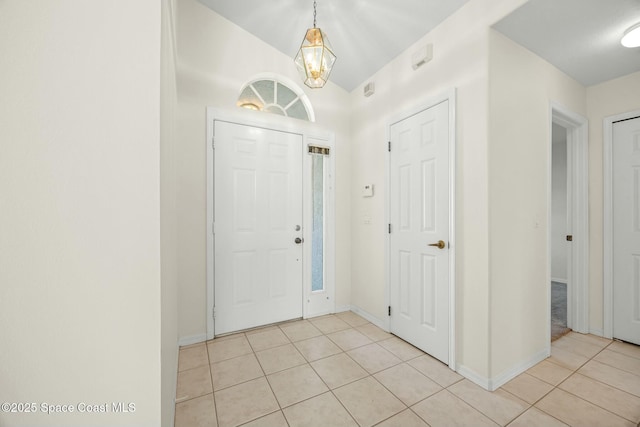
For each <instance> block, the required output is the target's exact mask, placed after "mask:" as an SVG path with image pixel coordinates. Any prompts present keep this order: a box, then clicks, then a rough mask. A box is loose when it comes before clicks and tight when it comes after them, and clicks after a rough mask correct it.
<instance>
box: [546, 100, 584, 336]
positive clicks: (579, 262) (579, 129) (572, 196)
mask: <svg viewBox="0 0 640 427" xmlns="http://www.w3.org/2000/svg"><path fill="white" fill-rule="evenodd" d="M550 111H551V118H550V120H549V158H548V162H547V224H549V227H548V231H547V287H548V289H547V295H548V301H547V316H546V319H547V320H548V319H551V241H552V240H551V215H552V213H551V198H552V189H551V166H552V163H551V153H552V151H553V148H552V144H553V142H552V135H551V132H552V127H553V126H552V124H553V123H556V124H558V125H560V126H562V127H563V128H565V129H566V130H567V198H568V206H567V214H568V215H567V216H568V221H567V222H568V227H567V233H568V234H571V235H573V241H572V242H571V249H570V257H569V266H568V269H567V280H568V283H569V286H568V287H567V292H568V294H567V324H568V326H569V327H570V328H571V329H573V330H574V331H576V332H580V333H583V334H586V333H589V332H590V330H589V141H588V126H589V122H588V120H587V119H586V118H585V117H583V116H581V115H580V114H577V113H575V112H573V111H571V110H569V109H568V108H566V107H564V106H563V105H561V104H558V103H555V102H552V103H551V107H550ZM569 288H570V289H569ZM546 328H547V336H549V337H551V324H550V322H549V321H547V322H546ZM550 341H551V340H549V348H550V346H551V343H550Z"/></svg>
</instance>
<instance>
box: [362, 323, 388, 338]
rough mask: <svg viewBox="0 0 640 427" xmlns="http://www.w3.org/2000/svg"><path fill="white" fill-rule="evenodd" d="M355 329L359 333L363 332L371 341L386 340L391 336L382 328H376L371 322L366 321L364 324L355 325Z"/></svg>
mask: <svg viewBox="0 0 640 427" xmlns="http://www.w3.org/2000/svg"><path fill="white" fill-rule="evenodd" d="M356 329H357V330H358V331H360V332H361V333H363V334H365V335H366V336H367V338H369V339H370V340H371V341H374V342H375V341H382V340H386V339H389V338H391V337H392V336H393V335H391V334H390V333H388V332H385V331H383V330H382V329H380V328H378V327H377V326H376V325H374V324H373V323H367V324H366V325H362V326H358V327H356Z"/></svg>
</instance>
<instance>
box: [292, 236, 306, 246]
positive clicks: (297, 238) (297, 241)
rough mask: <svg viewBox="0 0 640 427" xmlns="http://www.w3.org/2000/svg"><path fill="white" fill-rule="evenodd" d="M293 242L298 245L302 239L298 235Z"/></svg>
mask: <svg viewBox="0 0 640 427" xmlns="http://www.w3.org/2000/svg"><path fill="white" fill-rule="evenodd" d="M294 242H296V245H299V244H300V243H302V242H304V239H301V238H300V237H296V240H294Z"/></svg>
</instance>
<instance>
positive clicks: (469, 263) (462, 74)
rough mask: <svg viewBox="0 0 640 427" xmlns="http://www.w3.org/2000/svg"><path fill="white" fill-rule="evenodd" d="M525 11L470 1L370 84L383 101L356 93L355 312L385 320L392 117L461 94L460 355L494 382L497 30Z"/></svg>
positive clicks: (458, 200) (512, 4)
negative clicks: (492, 87)
mask: <svg viewBox="0 0 640 427" xmlns="http://www.w3.org/2000/svg"><path fill="white" fill-rule="evenodd" d="M522 3H523V1H515V0H512V1H507V0H504V1H488V0H472V1H470V2H469V3H467V4H466V5H465V6H464V7H462V8H461V9H460V10H459V11H457V12H456V13H454V14H453V15H452V16H450V17H449V18H448V19H447V20H445V21H444V22H443V23H442V24H440V25H439V26H438V27H436V28H435V29H434V30H433V31H431V32H430V33H429V34H427V35H425V36H424V37H423V38H422V39H421V40H419V41H418V42H417V43H415V44H414V45H413V46H412V47H411V48H409V49H408V50H407V51H405V52H404V53H402V54H401V55H399V56H398V57H397V58H396V59H394V60H393V61H391V62H390V63H389V64H387V65H386V66H385V67H384V68H382V69H381V70H380V71H379V72H377V73H376V74H374V75H373V76H372V77H371V78H370V79H368V80H367V81H374V82H375V84H376V94H375V95H373V96H372V97H370V98H364V97H363V95H362V90H363V88H362V86H360V87H358V88H356V89H355V90H354V91H353V92H352V94H351V102H352V108H353V120H352V125H351V126H352V141H353V142H352V143H353V146H352V150H353V153H354V154H353V156H352V192H353V194H354V195H356V196H354V197H353V199H352V200H353V201H352V215H353V217H352V241H353V249H352V261H353V272H352V280H353V282H352V304H353V305H354V306H356V307H358V308H360V309H362V310H364V311H366V312H368V313H370V314H372V315H373V316H375V317H377V318H378V319H380V320H384V319H386V311H385V309H386V304H385V298H386V295H385V292H386V289H385V278H386V275H387V271H386V264H387V263H386V260H385V254H384V245H385V240H386V236H387V235H386V233H387V231H386V223H385V190H384V189H385V174H384V173H382V171H384V170H385V168H386V158H387V157H386V140H385V132H386V130H387V127H388V124H389V120H390V118H391V117H392V116H396V115H398V114H399V113H401V112H402V111H404V110H407V109H409V108H411V107H412V106H415V105H417V104H420V103H421V102H423V101H424V100H425V99H427V98H428V97H430V96H434V95H436V94H438V93H440V92H442V91H445V90H449V89H451V88H456V90H457V99H456V103H457V111H456V120H457V126H456V133H457V134H456V150H457V177H456V179H457V184H456V205H457V215H456V234H457V235H456V241H455V242H454V244H455V245H456V248H457V258H456V287H457V305H456V311H457V319H456V323H457V325H456V333H457V353H456V356H457V362H458V364H459V365H461V366H462V367H463V369H464V370H466V372H470V373H473V374H475V375H477V376H479V377H488V374H489V359H488V354H489V353H488V352H489V349H488V344H489V329H488V327H489V270H488V265H489V259H488V248H489V244H488V241H489V236H488V225H489V217H488V212H489V211H488V210H489V206H488V178H489V177H488V173H489V170H488V163H487V161H488V157H487V150H488V142H489V141H488V139H487V136H488V128H487V124H488V114H489V112H488V108H487V107H488V69H489V64H488V48H489V28H488V27H489V25H491V24H492V23H493V22H495V21H497V20H498V19H500V18H501V17H503V16H504V15H506V14H507V13H509V12H510V11H511V10H513V9H515V8H516V7H518V6H519V5H521V4H522ZM426 43H433V52H434V54H433V55H434V58H433V60H432V61H431V62H429V63H428V64H426V65H425V66H423V67H422V68H419V69H418V70H417V71H414V70H413V69H412V67H411V55H412V54H413V53H414V52H415V51H416V50H417V49H418V48H420V47H422V46H424V45H425V44H426ZM355 153H357V155H356V154H355ZM366 183H373V184H374V186H375V188H376V192H375V196H374V197H373V198H361V197H358V196H357V195H359V194H360V193H359V190H360V188H361V187H362V185H364V184H366ZM365 215H366V216H369V217H370V218H371V224H365V223H364V221H363V218H364V216H365Z"/></svg>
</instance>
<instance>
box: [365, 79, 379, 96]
mask: <svg viewBox="0 0 640 427" xmlns="http://www.w3.org/2000/svg"><path fill="white" fill-rule="evenodd" d="M375 92H376V84H375V83H374V82H369V83H367V84H366V85H364V96H371V95H373V94H374V93H375Z"/></svg>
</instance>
